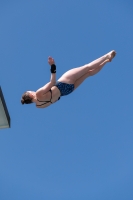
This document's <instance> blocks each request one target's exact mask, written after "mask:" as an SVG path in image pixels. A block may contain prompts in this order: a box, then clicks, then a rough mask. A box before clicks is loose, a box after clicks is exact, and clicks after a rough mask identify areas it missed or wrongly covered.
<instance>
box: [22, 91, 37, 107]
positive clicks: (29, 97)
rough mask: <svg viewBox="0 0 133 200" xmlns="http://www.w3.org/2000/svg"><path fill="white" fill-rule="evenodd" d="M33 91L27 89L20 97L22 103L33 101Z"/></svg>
mask: <svg viewBox="0 0 133 200" xmlns="http://www.w3.org/2000/svg"><path fill="white" fill-rule="evenodd" d="M33 93H35V92H31V91H27V92H25V93H24V94H23V95H22V97H21V103H22V104H30V103H33V99H34V94H33Z"/></svg>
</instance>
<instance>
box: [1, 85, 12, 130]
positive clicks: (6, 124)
mask: <svg viewBox="0 0 133 200" xmlns="http://www.w3.org/2000/svg"><path fill="white" fill-rule="evenodd" d="M1 128H10V116H9V113H8V110H7V106H6V102H5V99H4V95H3V93H2V89H1V87H0V129H1Z"/></svg>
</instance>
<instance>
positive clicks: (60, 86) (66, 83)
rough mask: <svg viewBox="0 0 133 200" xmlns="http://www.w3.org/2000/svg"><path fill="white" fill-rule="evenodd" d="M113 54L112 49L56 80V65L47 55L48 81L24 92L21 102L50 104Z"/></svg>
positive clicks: (78, 83)
mask: <svg viewBox="0 0 133 200" xmlns="http://www.w3.org/2000/svg"><path fill="white" fill-rule="evenodd" d="M115 55H116V52H115V51H114V50H113V51H110V52H109V53H107V54H105V55H104V56H102V57H100V58H98V59H96V60H94V61H93V62H91V63H89V64H86V65H84V66H82V67H78V68H74V69H71V70H69V71H67V72H66V73H65V74H63V75H62V76H61V77H60V78H59V79H58V81H56V65H55V62H54V59H53V58H52V57H48V63H49V65H50V66H51V79H50V82H49V83H47V84H46V85H44V86H43V87H41V88H40V89H38V90H37V91H36V92H34V91H27V92H25V93H24V94H23V95H22V98H21V103H22V104H30V103H35V104H36V107H37V108H46V107H48V106H50V105H51V104H52V103H55V102H56V101H57V100H59V99H60V96H65V95H68V94H70V93H71V92H73V91H74V90H75V89H76V88H77V87H78V86H79V85H80V84H81V83H82V82H83V81H84V80H85V79H86V78H88V77H89V76H93V75H95V74H96V73H98V72H99V71H100V70H101V69H102V68H103V66H104V65H105V64H106V63H107V62H111V60H112V59H113V58H114V57H115Z"/></svg>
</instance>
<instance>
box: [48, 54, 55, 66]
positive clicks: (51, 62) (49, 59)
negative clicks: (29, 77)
mask: <svg viewBox="0 0 133 200" xmlns="http://www.w3.org/2000/svg"><path fill="white" fill-rule="evenodd" d="M48 63H49V65H50V66H51V65H53V64H55V61H54V59H53V58H52V57H51V56H49V57H48Z"/></svg>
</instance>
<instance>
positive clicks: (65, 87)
mask: <svg viewBox="0 0 133 200" xmlns="http://www.w3.org/2000/svg"><path fill="white" fill-rule="evenodd" d="M55 86H56V87H57V88H58V89H59V91H60V93H61V96H65V95H68V94H70V93H71V92H73V90H74V84H67V83H62V82H59V81H57V82H56V85H55ZM49 91H50V93H51V99H50V100H49V101H40V100H38V99H37V100H38V101H39V102H42V104H40V105H36V106H43V105H45V104H47V103H53V102H52V101H51V100H52V90H51V89H50V90H49ZM59 99H60V97H59V98H58V100H59Z"/></svg>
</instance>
